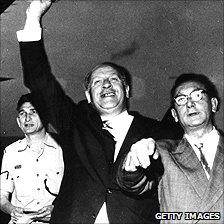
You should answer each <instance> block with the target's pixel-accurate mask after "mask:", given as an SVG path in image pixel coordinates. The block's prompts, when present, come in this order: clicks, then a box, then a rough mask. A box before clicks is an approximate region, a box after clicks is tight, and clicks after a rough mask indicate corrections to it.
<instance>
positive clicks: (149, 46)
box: [0, 0, 224, 149]
mask: <svg viewBox="0 0 224 224" xmlns="http://www.w3.org/2000/svg"><path fill="white" fill-rule="evenodd" d="M11 2H13V1H10V0H8V1H7V0H1V12H3V11H4V12H3V13H2V14H1V36H0V38H1V73H0V78H1V81H2V82H1V83H0V88H1V89H0V93H1V123H0V125H1V126H0V136H1V149H3V148H4V147H5V146H6V145H8V144H10V143H11V142H13V141H15V139H17V136H21V135H22V133H21V132H20V130H19V128H18V127H17V124H16V120H15V118H16V111H15V107H16V102H17V100H18V98H19V97H20V96H21V94H24V93H26V92H28V90H27V89H26V88H25V87H24V86H23V82H22V68H21V63H20V56H19V48H18V43H17V40H16V34H15V32H16V31H17V30H19V29H22V28H23V24H24V22H25V10H26V8H27V6H28V4H29V3H28V2H27V1H25V0H24V1H22V0H21V1H15V2H14V3H13V4H11V5H10V3H11ZM2 3H4V4H2ZM5 3H6V4H5ZM8 5H10V6H9V7H8V8H7V6H8ZM4 9H5V10H4ZM43 27H44V31H43V32H44V38H45V46H46V50H47V54H48V56H49V60H50V63H51V65H52V70H53V73H54V74H55V76H56V77H57V79H58V81H59V82H60V83H61V85H62V86H63V87H64V89H65V91H66V92H67V94H68V95H69V96H70V97H71V98H72V99H74V101H79V100H81V99H83V98H84V91H83V90H84V88H83V85H82V83H83V77H84V75H85V74H86V73H87V72H88V71H89V70H90V69H91V68H92V67H93V66H94V65H95V64H97V63H99V62H102V61H113V62H115V63H118V64H121V65H123V66H125V67H126V68H127V69H128V70H129V71H130V73H131V74H132V76H133V91H132V95H133V97H132V99H131V102H130V107H131V109H132V110H138V111H140V112H141V113H142V114H144V115H146V116H149V117H152V118H155V119H158V120H161V119H162V118H163V117H164V115H165V113H166V111H167V109H168V108H169V92H170V89H171V87H172V84H173V82H174V79H175V78H176V77H177V76H178V75H179V74H181V73H187V72H196V73H204V74H206V75H208V76H209V77H210V79H211V80H212V81H213V82H214V83H215V85H216V86H217V87H218V91H219V93H220V97H221V99H223V98H224V92H223V90H224V81H223V1H215V0H212V1H204V0H202V1H200V0H195V1H192V0H188V1H184V0H182V1H181V0H178V1H102V0H98V1H97V0H92V1H74V0H61V1H56V3H54V4H53V5H52V7H51V9H50V10H49V12H48V13H47V14H46V15H45V17H44V19H43ZM3 78H12V79H10V80H7V81H6V80H5V81H3V80H4V79H3ZM223 112H224V109H223V105H221V108H220V111H219V113H218V114H217V115H216V123H217V126H218V127H219V128H220V129H222V130H224V122H223V120H224V113H223Z"/></svg>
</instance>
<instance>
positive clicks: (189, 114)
mask: <svg viewBox="0 0 224 224" xmlns="http://www.w3.org/2000/svg"><path fill="white" fill-rule="evenodd" d="M198 114H199V112H192V113H188V116H190V117H193V116H196V115H198Z"/></svg>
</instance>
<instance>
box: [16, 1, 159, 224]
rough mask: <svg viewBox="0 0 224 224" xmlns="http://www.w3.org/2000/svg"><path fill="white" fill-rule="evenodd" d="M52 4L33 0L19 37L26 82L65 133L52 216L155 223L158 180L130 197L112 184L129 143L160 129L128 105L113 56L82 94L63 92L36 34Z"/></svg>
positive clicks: (62, 222) (65, 223)
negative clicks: (83, 96)
mask: <svg viewBox="0 0 224 224" xmlns="http://www.w3.org/2000/svg"><path fill="white" fill-rule="evenodd" d="M50 5H51V2H50V1H33V2H32V3H31V5H30V7H29V8H28V10H27V20H26V24H25V27H24V30H22V31H19V32H18V39H19V41H20V49H21V59H22V64H23V69H24V82H25V85H26V86H27V87H28V88H29V89H30V90H31V91H32V92H35V93H38V95H39V96H41V98H42V100H43V102H46V103H47V108H46V111H47V112H48V114H49V115H50V116H49V120H50V123H51V124H52V125H53V126H54V128H55V129H56V130H57V132H58V133H59V134H60V135H61V136H64V137H63V139H64V145H63V146H62V148H63V151H64V159H65V165H66V167H67V168H66V171H65V176H64V178H63V182H62V186H61V189H60V193H59V196H58V197H57V199H56V200H55V203H54V205H55V207H54V211H53V214H52V219H51V222H52V223H59V224H69V223H104V224H106V223H121V224H124V223H129V224H130V223H134V224H136V223H157V222H158V221H157V220H156V219H155V217H154V215H155V213H156V212H157V211H158V209H159V204H158V199H157V190H156V186H155V188H154V191H153V193H151V192H147V193H146V194H144V195H143V196H131V195H129V194H127V193H125V192H124V191H122V190H121V189H120V188H119V186H118V185H117V183H116V172H117V167H118V164H119V163H120V160H121V158H122V156H123V155H124V154H126V153H127V152H128V150H129V148H130V146H131V145H132V144H133V143H135V142H136V141H138V140H140V139H142V138H144V137H149V136H152V137H153V138H157V136H160V135H162V134H161V133H160V131H159V130H158V128H159V124H158V122H157V121H155V120H152V119H149V118H146V117H143V116H141V115H139V114H138V113H131V112H128V108H127V107H128V98H129V91H130V84H129V82H128V76H129V74H128V72H127V71H126V69H124V68H123V67H121V66H118V65H116V64H114V63H110V62H106V63H102V64H100V65H98V66H96V67H95V68H93V69H92V71H91V72H90V73H89V74H88V75H87V76H86V79H85V86H86V91H85V94H86V98H87V101H86V100H84V101H81V102H79V103H78V104H75V103H74V102H72V100H71V99H70V98H69V97H68V96H67V95H65V93H64V91H63V90H62V89H61V87H60V85H59V84H58V83H57V82H56V80H55V78H54V76H53V75H52V74H51V71H50V67H49V64H48V60H47V57H46V54H45V51H44V48H43V43H42V41H41V28H40V23H39V22H40V18H41V16H42V15H43V13H44V12H45V11H46V10H47V9H48V8H49V7H50ZM32 34H35V35H34V38H33V36H32ZM28 40H29V41H31V42H27V41H28ZM157 165H158V166H160V165H161V162H159V161H158V163H157Z"/></svg>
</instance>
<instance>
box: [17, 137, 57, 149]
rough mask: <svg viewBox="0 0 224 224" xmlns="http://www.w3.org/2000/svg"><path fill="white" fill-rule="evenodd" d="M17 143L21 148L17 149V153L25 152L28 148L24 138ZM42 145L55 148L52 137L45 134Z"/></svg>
mask: <svg viewBox="0 0 224 224" xmlns="http://www.w3.org/2000/svg"><path fill="white" fill-rule="evenodd" d="M19 143H20V144H21V148H20V149H18V152H22V151H25V150H26V149H27V148H30V145H29V143H28V141H27V139H26V138H23V139H22V140H20V142H19ZM43 145H44V146H45V145H46V146H48V147H52V148H56V147H57V145H56V142H54V141H53V139H52V137H51V136H50V135H49V134H48V133H46V135H45V139H44V142H43Z"/></svg>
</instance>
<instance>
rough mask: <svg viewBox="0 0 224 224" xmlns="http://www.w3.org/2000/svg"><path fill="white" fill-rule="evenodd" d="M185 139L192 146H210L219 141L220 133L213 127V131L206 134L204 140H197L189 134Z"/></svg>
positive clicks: (185, 135)
mask: <svg viewBox="0 0 224 224" xmlns="http://www.w3.org/2000/svg"><path fill="white" fill-rule="evenodd" d="M184 137H185V138H186V139H187V140H188V142H189V143H190V144H191V145H192V144H199V143H203V144H209V143H210V142H214V140H215V141H217V138H219V134H218V131H217V130H216V128H215V126H213V127H212V130H211V131H210V132H209V133H206V134H205V135H204V136H203V137H202V138H200V139H197V138H196V137H193V136H190V135H188V134H184Z"/></svg>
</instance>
